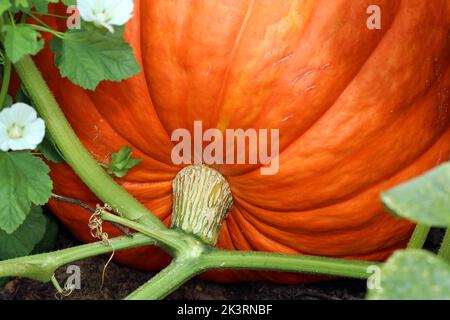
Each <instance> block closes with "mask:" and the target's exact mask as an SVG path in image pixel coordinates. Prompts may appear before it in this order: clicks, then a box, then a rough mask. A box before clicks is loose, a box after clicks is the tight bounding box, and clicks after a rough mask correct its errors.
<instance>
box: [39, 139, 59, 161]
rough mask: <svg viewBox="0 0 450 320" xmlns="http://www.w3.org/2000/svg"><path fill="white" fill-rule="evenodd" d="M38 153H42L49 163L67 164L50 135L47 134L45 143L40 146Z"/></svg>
mask: <svg viewBox="0 0 450 320" xmlns="http://www.w3.org/2000/svg"><path fill="white" fill-rule="evenodd" d="M37 151H39V152H41V153H42V154H43V155H44V157H45V158H46V159H47V160H48V161H51V162H53V163H64V162H65V160H64V158H63V156H62V155H61V152H60V151H59V150H58V147H57V146H56V144H55V143H54V142H53V140H52V139H51V138H50V135H49V134H48V133H46V135H45V138H44V141H42V143H41V144H40V145H39V146H38V148H37Z"/></svg>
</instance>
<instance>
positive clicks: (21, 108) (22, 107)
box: [10, 103, 37, 124]
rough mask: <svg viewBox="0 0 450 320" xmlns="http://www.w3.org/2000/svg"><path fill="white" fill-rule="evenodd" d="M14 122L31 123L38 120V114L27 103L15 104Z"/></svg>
mask: <svg viewBox="0 0 450 320" xmlns="http://www.w3.org/2000/svg"><path fill="white" fill-rule="evenodd" d="M10 109H11V112H12V113H13V114H14V120H15V122H17V123H23V124H25V123H29V122H31V121H33V120H35V119H36V118H37V112H36V110H34V108H33V107H31V106H29V105H27V104H25V103H15V104H13V105H12V106H11V108H10Z"/></svg>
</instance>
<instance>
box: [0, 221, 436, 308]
mask: <svg viewBox="0 0 450 320" xmlns="http://www.w3.org/2000/svg"><path fill="white" fill-rule="evenodd" d="M441 237H442V233H441V232H440V231H439V230H434V232H433V233H432V234H431V235H430V239H429V244H428V246H429V247H431V248H435V247H436V244H437V243H439V241H440V239H441ZM77 244H78V242H77V241H76V240H74V239H73V237H72V236H70V235H69V233H68V232H67V231H64V230H63V231H62V232H61V234H60V236H59V239H58V243H57V248H58V249H59V248H66V247H71V246H74V245H77ZM107 260H108V257H104V256H102V257H95V258H92V259H87V260H83V261H79V262H77V263H76V265H78V266H79V267H80V269H81V290H75V291H74V292H73V293H72V295H70V296H69V297H64V299H67V300H81V299H87V300H105V299H107V300H115V299H122V298H123V297H125V296H127V295H128V294H129V293H131V292H132V291H133V290H134V289H136V288H137V287H139V286H140V285H141V284H143V283H145V282H146V281H147V280H148V279H150V278H151V276H152V274H149V273H145V272H140V271H136V270H132V269H129V268H127V267H124V266H122V265H118V264H116V263H111V264H110V265H109V266H108V269H107V271H106V277H105V284H104V287H103V290H101V291H100V286H101V280H102V271H103V267H104V265H105V263H106V262H107ZM68 276H69V274H67V273H66V268H60V270H58V272H57V278H58V279H59V281H60V283H64V281H65V279H67V277H68ZM365 291H366V283H365V281H359V280H337V281H329V282H323V283H316V284H304V285H295V286H285V285H276V284H272V283H266V282H251V283H240V284H233V285H222V284H216V283H212V282H208V281H205V280H202V279H198V278H196V279H193V280H191V281H190V282H189V283H187V284H186V285H184V286H183V287H182V288H180V289H179V290H177V291H176V292H175V293H173V294H172V295H171V296H170V297H169V299H172V300H182V299H186V300H266V299H275V300H355V299H356V300H357V299H364V296H365ZM54 299H56V297H55V289H54V287H53V285H52V284H50V283H39V282H36V281H31V280H26V279H15V280H12V281H10V282H9V283H8V284H7V285H6V287H5V288H4V289H0V300H54Z"/></svg>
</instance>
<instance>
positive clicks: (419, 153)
mask: <svg viewBox="0 0 450 320" xmlns="http://www.w3.org/2000/svg"><path fill="white" fill-rule="evenodd" d="M371 4H377V5H379V6H380V7H381V9H382V29H381V30H369V29H368V28H367V27H366V20H367V18H368V14H367V13H366V10H367V7H368V6H369V5H371ZM449 13H450V9H449V4H448V1H447V0H433V1H423V0H408V1H400V0H398V1H395V0H378V1H374V0H353V1H348V0H334V1H329V0H298V1H295V0H292V1H291V0H286V1H284V0H283V1H273V0H253V1H252V0H227V1H226V0H221V1H219V0H214V1H211V0H202V1H198V0H186V1H182V0H180V1H167V0H152V1H145V0H141V1H136V12H135V17H134V18H133V20H132V21H131V22H130V23H129V24H128V25H127V31H126V37H127V39H128V40H129V42H130V43H131V45H132V46H133V48H134V49H135V52H136V55H137V57H138V59H139V62H140V64H141V65H142V68H143V72H142V73H141V74H139V75H138V76H136V77H134V78H132V79H130V80H127V81H125V82H123V83H119V84H118V83H110V82H108V83H103V84H101V85H100V86H99V88H98V89H97V90H96V91H95V92H86V91H83V90H82V89H80V88H77V87H75V86H74V85H72V84H70V83H69V81H68V80H66V79H61V78H60V77H59V74H58V71H57V70H56V69H55V67H54V66H52V63H51V62H52V57H51V53H50V52H49V51H48V50H47V51H45V52H43V53H42V54H41V55H40V56H39V57H38V59H37V61H38V64H39V65H40V67H41V69H42V70H43V73H44V76H45V78H46V79H47V80H48V81H49V84H50V86H51V88H52V90H53V92H54V93H55V95H56V97H57V99H58V101H59V102H60V103H61V106H62V108H63V109H64V111H65V113H66V115H67V117H68V119H69V121H70V122H71V124H72V126H73V128H74V129H75V131H76V132H77V134H78V136H79V137H80V139H81V141H82V142H83V143H84V145H85V146H86V147H87V148H88V149H89V150H90V151H91V153H92V154H93V156H94V157H95V158H96V159H97V160H98V161H104V160H105V159H107V158H108V156H109V155H110V154H111V152H114V151H117V150H118V149H120V148H121V147H123V146H125V145H127V144H129V145H132V146H133V147H134V150H135V156H136V157H139V158H142V159H144V161H143V162H142V163H141V164H140V165H138V166H137V167H136V168H135V169H133V170H131V171H130V173H129V174H128V175H127V176H126V177H125V178H124V179H121V180H119V183H121V184H122V186H123V187H124V188H125V189H126V190H128V191H129V192H131V193H132V194H133V195H134V196H135V197H136V198H137V199H138V200H139V201H141V202H142V203H144V204H145V205H146V206H147V207H148V208H149V209H150V210H151V211H152V212H153V213H155V214H156V215H157V216H158V217H159V218H160V219H162V220H164V221H165V222H166V223H167V224H168V223H169V220H170V213H171V205H172V194H171V192H172V190H171V182H172V179H173V178H174V176H175V175H176V174H177V172H179V170H180V169H181V167H177V166H174V165H173V164H172V162H171V158H170V155H171V149H172V147H173V143H172V142H171V141H170V134H171V133H172V131H173V130H175V129H178V128H188V129H192V127H193V123H194V121H195V120H202V121H203V126H204V129H207V128H219V129H222V130H224V129H225V128H233V129H236V128H244V129H246V128H267V129H271V128H279V129H280V150H281V154H280V171H279V173H278V174H276V175H274V176H262V175H260V171H259V170H258V168H257V167H255V166H246V165H241V166H232V165H223V166H216V169H218V170H219V171H220V172H222V173H223V174H224V176H225V177H226V179H227V180H228V182H229V184H230V186H231V188H232V192H233V196H234V201H235V206H234V208H233V210H232V212H231V214H230V215H229V217H228V218H227V220H226V221H225V222H224V225H223V227H222V231H221V235H220V239H219V244H218V246H220V247H222V248H227V249H239V250H261V251H274V252H282V253H294V254H295V253H299V254H301V253H304V254H312V255H325V256H333V257H348V258H355V259H373V260H383V259H385V258H386V257H387V256H388V255H389V254H390V253H391V252H392V251H393V250H395V249H397V248H399V247H401V246H403V245H404V244H405V242H406V241H407V239H408V237H409V236H410V234H411V231H412V228H413V226H412V225H411V224H410V223H408V222H406V221H400V220H397V219H395V218H393V217H392V216H391V215H389V214H387V213H386V212H385V211H384V210H383V208H382V206H381V204H380V202H379V199H378V195H379V193H380V192H381V191H383V190H386V189H388V188H390V187H392V186H394V185H397V184H399V183H401V182H403V181H406V180H408V179H410V178H412V177H415V176H417V175H419V174H421V173H423V172H425V171H427V170H428V169H430V168H432V167H434V166H436V165H438V164H439V163H440V162H443V161H445V160H448V158H449V155H450V115H449V109H450V107H449V99H450V98H449V88H450V71H449V56H448V53H449V52H450V46H449V41H448V34H449V21H448V16H450V15H449ZM52 178H53V180H54V183H55V191H56V192H57V193H60V194H63V195H66V196H70V197H73V198H79V199H82V200H84V201H86V202H88V203H90V204H92V205H94V204H96V203H98V201H97V200H96V199H95V197H94V196H93V195H92V194H91V193H90V192H89V191H88V190H87V189H86V187H84V186H83V184H82V183H81V182H80V181H79V179H78V178H77V177H76V176H75V175H74V173H73V172H72V171H71V170H70V169H69V168H68V167H67V166H66V165H52ZM50 207H51V209H52V210H53V212H54V213H55V214H56V215H57V216H58V217H59V218H60V219H61V220H62V221H63V222H64V224H66V225H67V226H68V227H69V229H70V230H71V231H72V232H73V233H74V234H75V235H76V236H77V237H79V238H80V239H81V240H83V241H93V240H94V239H92V238H91V237H90V234H89V230H88V228H87V221H88V218H89V213H87V212H83V211H82V210H80V209H79V208H77V207H74V206H71V205H67V204H62V203H57V202H51V204H50ZM107 232H108V233H110V234H111V235H117V234H118V233H117V231H116V230H115V229H112V228H109V229H107ZM117 259H118V261H121V262H123V263H126V264H128V265H131V266H133V267H137V268H141V269H147V270H155V269H159V268H161V267H162V266H163V265H164V264H165V263H167V262H168V258H167V257H166V256H165V255H164V254H163V253H161V252H160V251H159V250H158V249H155V248H139V249H135V250H129V251H126V252H122V253H119V254H117ZM208 276H209V277H210V278H212V279H215V280H218V281H237V280H244V279H245V280H250V279H260V278H261V277H262V278H264V279H269V280H273V281H280V282H297V281H302V280H304V278H303V277H302V276H299V275H291V274H283V275H281V274H275V273H266V272H247V271H239V272H214V273H209V274H208Z"/></svg>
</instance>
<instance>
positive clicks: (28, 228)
mask: <svg viewBox="0 0 450 320" xmlns="http://www.w3.org/2000/svg"><path fill="white" fill-rule="evenodd" d="M46 224H47V220H46V218H45V216H44V215H43V213H42V209H41V208H40V207H36V206H33V207H32V209H31V211H30V213H29V214H28V216H27V219H26V220H25V222H24V223H23V224H22V225H21V226H20V227H19V228H18V229H17V230H16V231H15V232H14V233H12V234H7V233H6V232H4V231H2V230H0V260H6V259H12V258H16V257H22V256H26V255H28V254H29V253H30V252H31V251H32V250H33V248H34V247H35V245H36V244H37V243H39V241H41V239H42V238H43V237H44V234H45V227H46Z"/></svg>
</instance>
